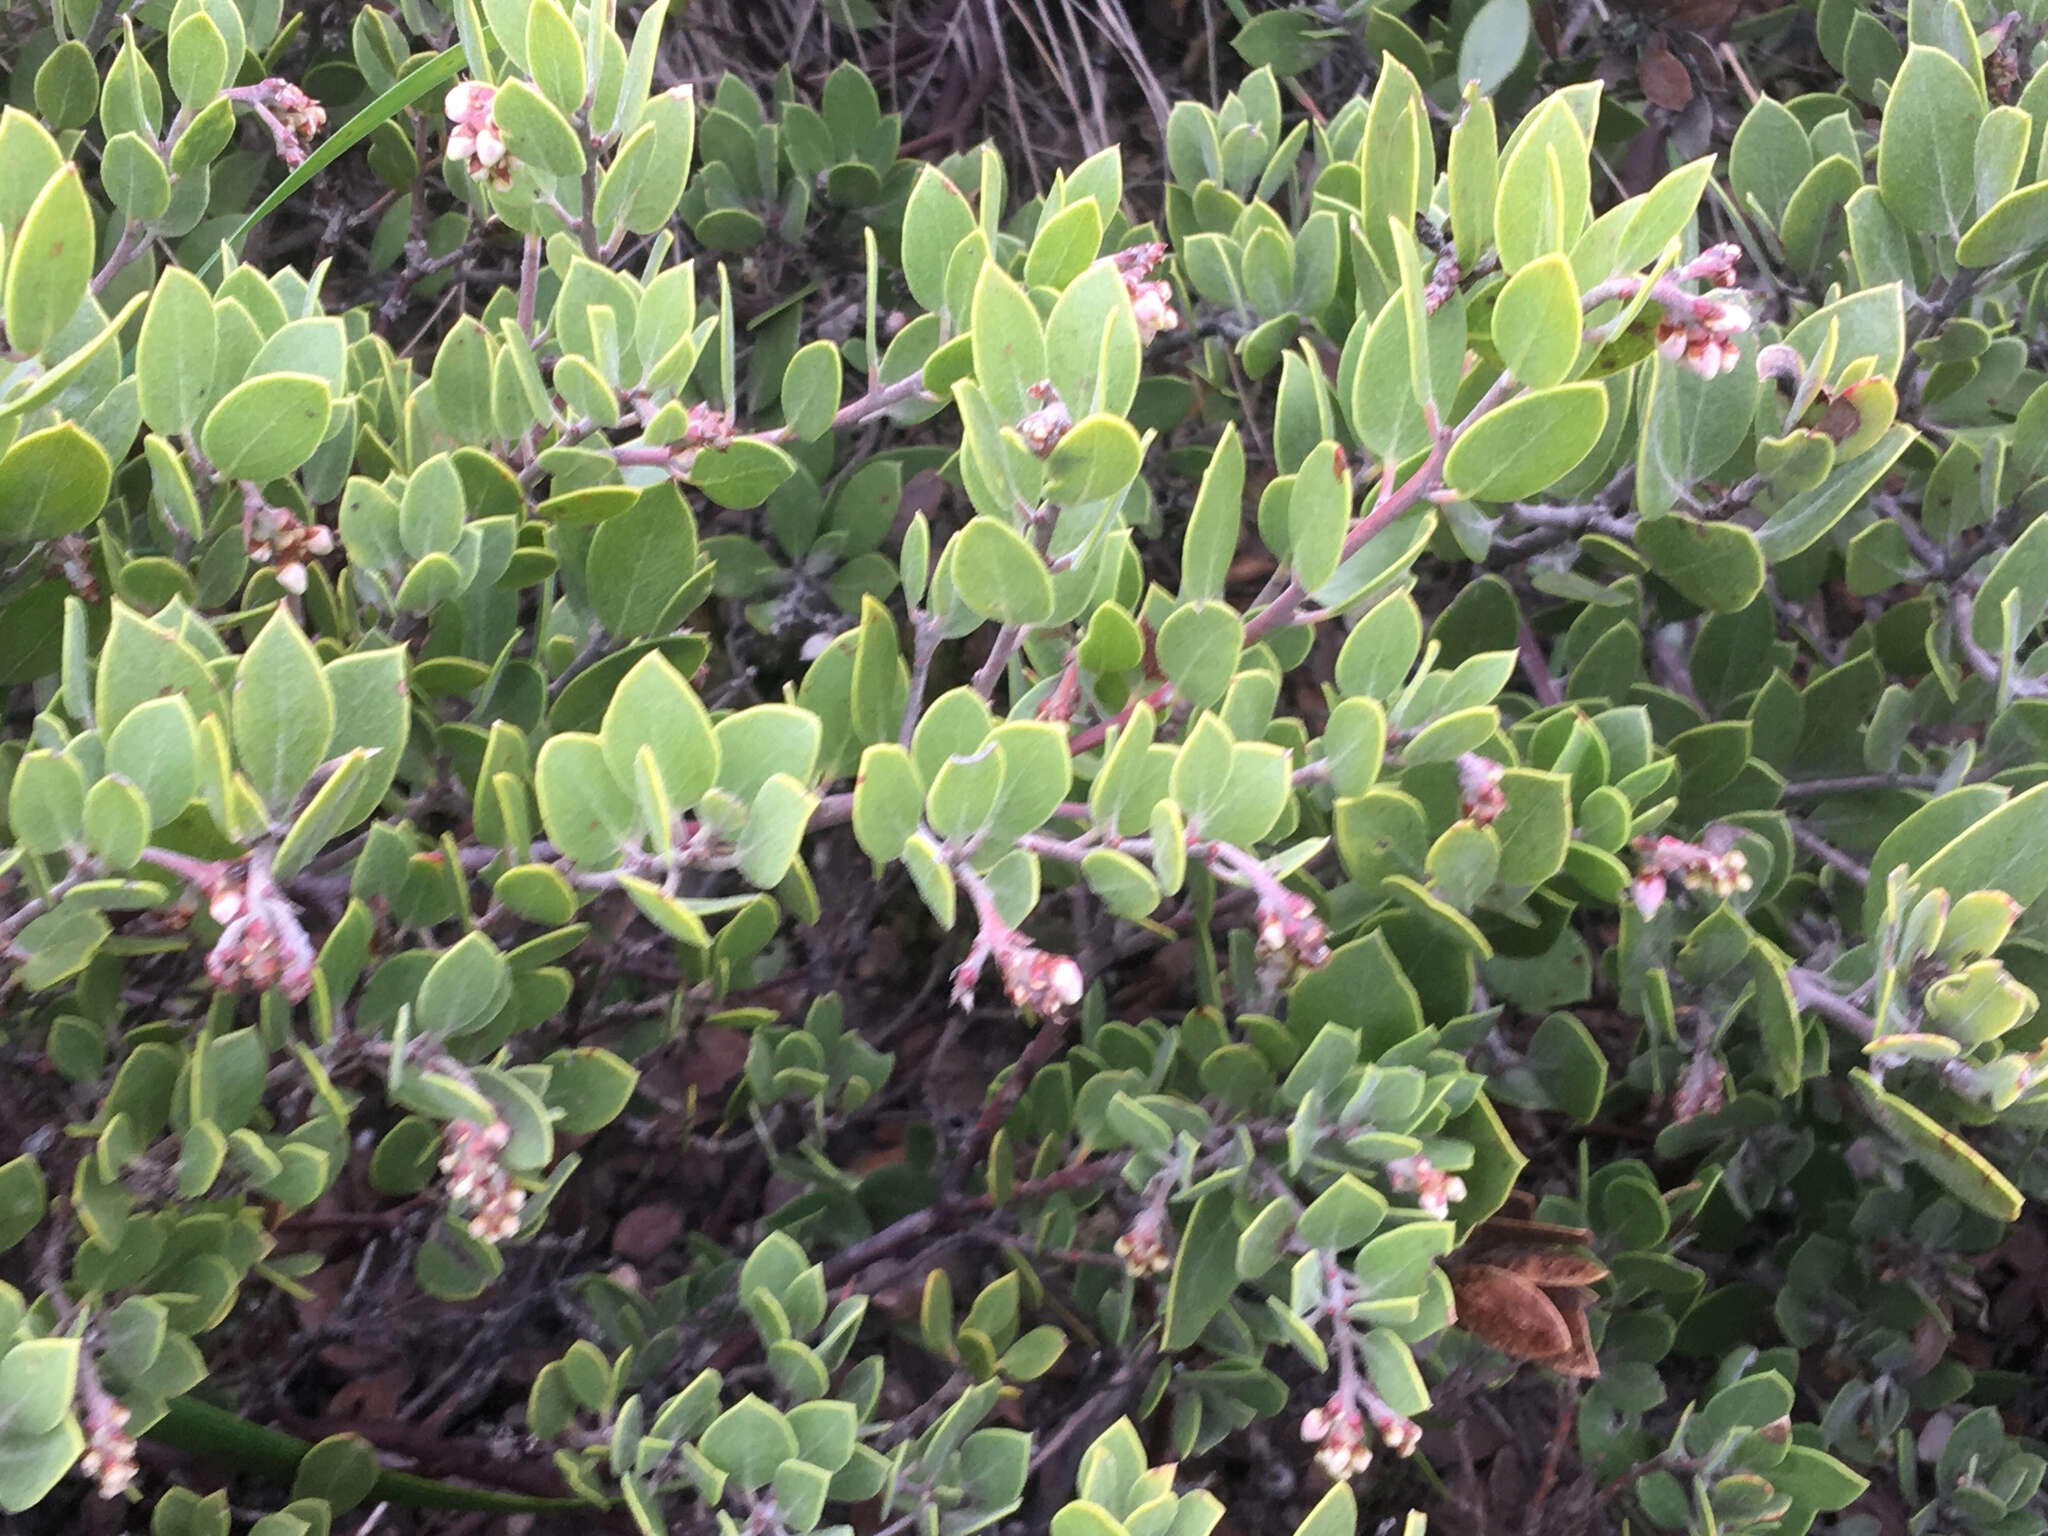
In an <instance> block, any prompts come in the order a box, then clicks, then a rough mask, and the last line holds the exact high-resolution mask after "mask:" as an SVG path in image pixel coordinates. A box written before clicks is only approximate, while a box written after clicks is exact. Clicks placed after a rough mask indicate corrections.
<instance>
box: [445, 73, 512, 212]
mask: <svg viewBox="0 0 2048 1536" xmlns="http://www.w3.org/2000/svg"><path fill="white" fill-rule="evenodd" d="M496 96H497V89H496V87H494V86H489V85H485V84H484V83H483V82H482V81H480V80H465V81H463V82H462V83H461V84H460V85H457V86H455V87H454V88H453V89H452V90H450V91H449V92H448V95H447V97H446V98H445V99H444V100H443V101H442V103H441V109H442V111H443V112H445V113H446V114H447V117H448V121H449V122H450V123H451V124H452V125H453V126H452V127H451V128H450V129H449V132H448V153H449V154H450V155H451V156H452V157H453V158H455V159H457V160H460V161H462V162H463V168H464V169H465V170H467V171H468V172H469V174H470V175H471V176H472V177H473V178H475V179H476V180H478V181H482V180H485V179H488V180H489V181H490V183H491V185H492V186H494V187H496V188H498V190H499V191H501V192H502V191H503V190H504V189H505V188H507V187H509V186H511V185H512V173H513V172H514V171H515V170H517V169H518V168H519V162H518V161H517V160H514V159H513V158H512V156H511V155H509V154H507V153H506V151H505V136H504V134H503V133H501V132H500V131H499V129H498V119H497V117H496V116H495V115H494V114H493V112H492V110H491V104H492V102H493V100H494V99H495V98H496Z"/></svg>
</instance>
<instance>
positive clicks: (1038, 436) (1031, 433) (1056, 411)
mask: <svg viewBox="0 0 2048 1536" xmlns="http://www.w3.org/2000/svg"><path fill="white" fill-rule="evenodd" d="M1024 393H1025V394H1027V395H1029V396H1030V397H1031V399H1032V401H1033V402H1034V403H1035V404H1036V405H1037V406H1038V409H1037V410H1035V411H1032V412H1030V413H1029V414H1027V415H1026V416H1025V418H1024V419H1023V420H1022V421H1020V422H1018V423H1017V434H1018V436H1020V437H1022V438H1023V439H1024V446H1025V447H1026V448H1029V449H1030V450H1031V451H1032V452H1033V453H1035V454H1037V455H1038V457H1039V458H1041V459H1042V458H1044V457H1045V456H1046V455H1047V454H1049V453H1051V452H1052V451H1053V449H1054V448H1056V447H1058V446H1059V441H1060V439H1061V438H1063V437H1065V436H1066V435H1067V432H1068V430H1069V429H1070V428H1072V426H1073V425H1074V418H1073V417H1072V416H1071V415H1069V414H1068V412H1067V404H1066V402H1065V401H1064V400H1062V399H1060V392H1059V391H1058V390H1056V389H1054V388H1053V387H1052V380H1050V379H1041V380H1040V381H1039V382H1038V383H1036V384H1034V385H1032V386H1031V387H1030V388H1029V389H1027V390H1025V391H1024Z"/></svg>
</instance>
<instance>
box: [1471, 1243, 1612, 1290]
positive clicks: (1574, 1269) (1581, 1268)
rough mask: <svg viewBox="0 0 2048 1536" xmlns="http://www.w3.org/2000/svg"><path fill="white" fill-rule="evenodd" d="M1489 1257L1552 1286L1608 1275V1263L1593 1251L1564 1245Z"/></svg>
mask: <svg viewBox="0 0 2048 1536" xmlns="http://www.w3.org/2000/svg"><path fill="white" fill-rule="evenodd" d="M1487 1261H1488V1262H1489V1263H1492V1264H1496V1265H1498V1266H1499V1267H1500V1268H1502V1269H1511V1270H1513V1271H1514V1272H1515V1273H1516V1274H1518V1275H1520V1276H1521V1277H1522V1278H1523V1279H1524V1280H1529V1281H1533V1282H1534V1283H1535V1284H1537V1285H1539V1286H1542V1287H1543V1288H1544V1289H1545V1290H1549V1289H1551V1288H1553V1287H1555V1286H1560V1285H1591V1284H1592V1283H1593V1282H1594V1281H1595V1280H1605V1279H1606V1278H1607V1266H1606V1265H1605V1264H1602V1263H1601V1262H1600V1261H1599V1260H1598V1259H1596V1258H1594V1257H1593V1256H1592V1255H1591V1254H1590V1253H1572V1252H1569V1251H1567V1250H1565V1249H1561V1248H1539V1249H1528V1250H1525V1251H1523V1252H1519V1253H1504V1254H1489V1255H1488V1259H1487Z"/></svg>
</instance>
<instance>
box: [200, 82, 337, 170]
mask: <svg viewBox="0 0 2048 1536" xmlns="http://www.w3.org/2000/svg"><path fill="white" fill-rule="evenodd" d="M222 94H224V95H225V96H226V97H227V98H228V99H229V100H230V101H239V102H242V103H243V104H245V105H246V106H248V107H250V108H251V109H252V110H254V112H255V113H256V116H257V119H258V120H259V121H260V122H261V123H262V124H263V126H264V127H266V128H268V129H269V130H270V139H271V144H272V146H273V147H274V148H275V149H276V150H277V158H278V159H280V160H282V161H283V162H284V163H285V164H286V165H288V166H290V167H291V168H292V169H294V170H296V169H298V167H299V166H301V165H303V164H304V163H305V160H306V151H307V149H308V148H309V147H310V146H311V144H312V142H313V140H314V139H316V138H318V137H319V136H320V133H321V130H322V129H324V128H325V127H326V126H327V109H326V108H325V107H323V106H321V105H320V103H319V102H317V101H315V100H314V99H313V98H312V97H311V96H308V95H307V94H306V93H305V91H303V90H302V89H300V88H299V87H298V86H296V85H294V84H292V82H291V81H289V80H280V79H278V78H277V77H276V76H274V75H273V76H271V77H270V78H268V79H264V80H258V81H257V82H256V83H255V84H254V85H242V86H235V87H233V88H232V89H230V90H228V91H225V92H223V93H222Z"/></svg>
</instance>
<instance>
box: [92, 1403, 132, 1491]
mask: <svg viewBox="0 0 2048 1536" xmlns="http://www.w3.org/2000/svg"><path fill="white" fill-rule="evenodd" d="M78 1465H79V1467H80V1468H81V1469H82V1470H83V1471H84V1472H85V1475H86V1476H87V1477H90V1478H93V1479H95V1480H96V1481H97V1482H98V1483H99V1485H100V1497H101V1498H103V1499H113V1498H118V1497H120V1496H121V1495H122V1494H123V1493H125V1492H127V1491H128V1487H129V1485H130V1484H131V1483H133V1482H134V1481H135V1473H136V1464H135V1437H134V1436H133V1435H131V1434H129V1433H128V1405H127V1404H126V1403H122V1402H119V1401H117V1400H116V1399H114V1398H112V1397H109V1396H108V1395H107V1394H106V1393H105V1392H104V1391H95V1392H89V1393H87V1394H86V1407H85V1454H84V1455H83V1456H81V1457H80V1458H79V1461H78Z"/></svg>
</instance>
